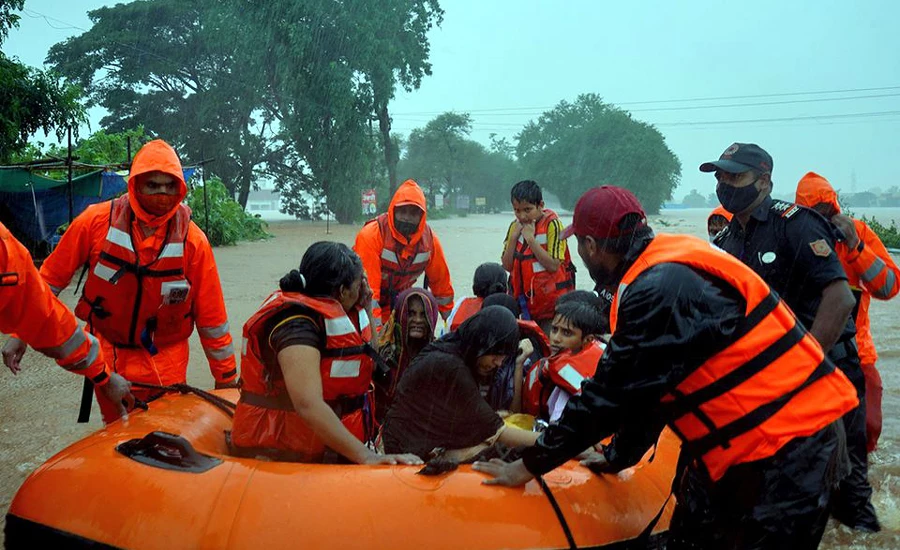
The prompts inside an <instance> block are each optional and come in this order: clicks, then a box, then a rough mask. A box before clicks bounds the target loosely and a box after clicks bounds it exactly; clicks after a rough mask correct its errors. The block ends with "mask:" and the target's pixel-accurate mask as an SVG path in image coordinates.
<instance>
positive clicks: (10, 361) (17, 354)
mask: <svg viewBox="0 0 900 550" xmlns="http://www.w3.org/2000/svg"><path fill="white" fill-rule="evenodd" d="M26 349H28V346H27V345H26V344H25V342H23V341H22V340H19V339H18V338H10V339H9V340H7V341H6V344H4V345H3V364H4V365H6V367H7V368H8V369H9V370H10V372H12V373H13V374H18V373H19V371H21V370H22V363H21V361H22V356H24V355H25V350H26Z"/></svg>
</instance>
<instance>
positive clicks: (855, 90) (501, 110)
mask: <svg viewBox="0 0 900 550" xmlns="http://www.w3.org/2000/svg"><path fill="white" fill-rule="evenodd" d="M890 90H900V86H881V87H877V88H850V89H845V90H819V91H810V92H784V93H773V94H753V95H734V96H718V97H695V98H685V99H654V100H647V101H619V102H614V103H613V104H614V105H618V106H621V105H650V104H656V103H691V102H698V101H726V100H734V99H762V98H770V97H791V96H794V97H796V96H803V95H821V94H843V93H858V92H883V91H890ZM893 95H900V93H898V94H887V95H884V96H876V97H890V96H893ZM862 97H867V96H862ZM841 99H845V98H821V99H817V100H806V101H837V100H841ZM846 99H855V98H846ZM775 104H776V103H765V104H763V105H775ZM554 108H556V105H553V106H550V107H497V108H492V109H458V111H459V112H463V113H470V114H472V113H484V114H490V113H494V114H498V115H499V114H500V113H505V112H509V111H531V112H537V113H540V112H544V111H547V110H550V109H554ZM645 110H646V109H645ZM443 112H444V111H440V112H439V111H418V112H408V113H395V114H397V115H426V116H427V115H438V114H441V113H443ZM632 112H637V110H635V111H632ZM513 114H514V113H513Z"/></svg>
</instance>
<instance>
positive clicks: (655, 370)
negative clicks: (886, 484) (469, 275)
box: [523, 235, 857, 548]
mask: <svg viewBox="0 0 900 550" xmlns="http://www.w3.org/2000/svg"><path fill="white" fill-rule="evenodd" d="M654 240H655V243H654ZM679 256H680V257H679ZM666 258H667V259H668V261H663V259H666ZM624 262H625V264H626V265H628V266H630V267H629V268H628V270H627V271H626V273H625V275H624V276H623V279H622V281H623V284H621V285H620V286H619V291H618V293H617V295H616V296H615V298H614V303H613V306H612V317H611V320H610V321H611V327H612V330H613V333H612V338H611V339H610V341H609V343H608V345H607V349H606V352H605V354H604V355H603V357H602V359H601V361H600V364H599V365H598V368H597V372H596V374H595V375H594V378H593V379H592V380H590V381H588V382H586V383H585V384H584V385H583V386H582V393H581V395H579V396H573V397H572V398H571V399H570V400H569V403H568V404H567V406H566V408H565V411H564V413H563V416H562V418H561V419H560V421H559V424H556V425H551V426H550V427H549V428H548V429H547V430H545V431H544V432H543V434H542V435H541V437H540V438H539V439H538V442H537V444H536V446H535V447H532V448H530V449H526V450H525V451H524V455H523V460H524V462H525V466H526V467H527V468H528V470H529V471H530V472H531V473H533V474H543V473H545V472H547V471H550V470H552V469H553V468H555V467H556V466H558V465H560V464H561V463H563V462H564V461H565V460H567V459H569V458H571V457H572V456H575V455H577V454H578V453H579V452H580V451H581V450H583V449H584V448H585V447H587V446H588V445H590V444H592V443H593V442H596V441H600V440H601V439H603V438H605V437H607V436H609V435H611V434H615V435H614V438H613V442H612V444H611V445H610V446H609V447H608V448H607V452H606V458H607V460H608V461H609V467H610V469H612V470H621V469H623V468H626V467H629V466H632V465H633V464H635V463H637V462H638V461H639V460H640V458H641V457H642V456H643V455H644V454H645V453H646V451H647V450H648V449H649V448H650V447H651V446H652V445H653V444H654V443H655V442H656V441H657V439H658V437H659V434H660V432H661V430H662V428H663V426H664V425H665V424H668V425H669V426H670V427H672V428H673V430H674V431H675V432H676V433H678V434H679V436H680V437H681V438H682V441H683V442H684V444H683V450H682V455H683V457H684V461H685V463H687V464H688V466H687V467H688V468H689V469H693V470H694V471H695V473H696V474H697V475H705V476H706V477H707V479H709V480H710V484H709V487H708V490H711V489H712V488H717V487H726V486H727V485H720V484H721V483H724V482H726V480H727V479H730V477H729V473H730V472H732V469H734V468H739V467H742V466H746V467H751V466H749V465H751V464H756V463H760V464H761V466H760V467H761V468H762V469H763V471H767V472H768V471H770V469H771V468H769V467H767V466H766V465H765V464H764V463H763V462H760V461H765V460H769V459H771V458H772V457H773V456H776V455H777V454H778V452H779V451H780V450H781V449H784V448H787V446H788V444H789V443H790V442H791V441H797V440H799V439H802V438H807V437H809V436H815V435H816V434H817V433H819V432H821V431H822V430H824V429H826V428H827V426H829V425H830V424H831V423H833V422H835V421H836V420H837V419H838V418H839V417H840V416H841V414H843V413H844V412H845V411H847V410H849V409H850V408H852V407H853V406H855V405H856V403H857V401H856V397H855V395H854V392H853V390H852V387H851V385H850V384H849V382H848V381H847V379H846V377H845V376H844V375H843V374H842V373H840V372H839V371H837V370H835V369H834V367H833V365H831V364H830V363H829V362H828V361H827V360H826V359H825V358H824V355H823V353H822V351H821V348H819V346H818V344H817V343H816V342H815V341H814V340H813V339H812V338H811V337H810V336H809V335H808V334H807V333H806V331H805V330H804V329H803V327H802V326H801V325H799V324H797V323H796V321H794V326H793V327H791V326H789V325H788V326H785V325H783V324H782V322H783V321H784V320H786V319H791V320H793V316H792V315H790V312H789V311H787V310H786V309H785V307H784V305H783V304H782V303H781V302H776V303H772V302H771V298H769V297H770V296H771V294H769V289H768V287H767V286H766V285H765V284H764V283H763V282H762V281H761V280H760V279H759V278H758V277H756V276H755V275H754V274H753V273H752V272H750V271H749V270H747V269H745V268H744V267H743V266H742V265H741V264H740V263H738V262H736V261H735V260H734V259H732V258H731V257H729V256H727V255H725V254H722V253H721V252H719V251H716V249H714V248H713V247H711V246H710V245H709V243H707V242H705V241H700V240H699V239H695V238H693V237H687V236H674V235H668V236H664V235H661V236H660V237H656V238H654V237H652V236H650V237H648V238H646V239H644V240H642V241H638V242H636V243H635V245H634V246H633V248H632V250H631V251H630V252H629V253H628V254H627V255H626V257H625V259H624ZM714 273H715V274H714ZM726 280H727V281H728V282H726ZM751 300H752V301H751ZM760 304H765V306H764V309H763V310H759V309H756V308H757V306H758V305H760ZM769 308H772V309H771V310H770V312H769V313H767V314H765V315H763V314H762V313H764V312H765V311H766V309H769ZM761 312H762V313H761ZM755 322H758V323H757V324H754V323H755ZM748 327H753V328H748ZM744 336H746V337H747V338H743V337H744ZM797 338H799V340H798V339H797ZM770 340H772V341H780V342H781V343H780V344H779V345H778V346H774V348H773V349H772V350H769V349H768V348H769V346H770V345H771V343H767V342H769V341H770ZM785 342H790V344H791V345H790V346H789V347H786V348H785V346H784V345H783V344H784V343H785ZM782 357H783V358H785V361H780V359H781V358H782ZM748 358H752V360H749V361H748ZM788 363H789V364H790V365H787V364H788ZM788 366H790V367H796V368H800V369H802V371H803V375H802V376H801V377H797V376H790V375H789V374H788V373H787V372H786V370H785V369H786V368H788ZM717 372H718V374H716V373H717ZM727 373H738V374H735V375H730V374H727ZM807 373H808V374H807ZM710 376H715V377H714V378H710ZM786 379H787V380H786ZM766 381H768V382H770V384H768V383H766ZM789 387H793V388H794V389H788V388H789ZM782 391H785V392H786V393H781V392H782ZM773 392H775V393H774V394H773ZM769 403H777V404H778V405H779V407H778V408H776V409H775V410H774V411H773V410H771V409H769V410H766V409H767V407H768V404H769ZM822 403H826V404H827V405H826V406H823V405H822ZM708 404H710V405H712V406H713V408H708V407H707V405H708ZM763 413H766V414H763ZM735 415H737V416H735ZM704 417H705V419H704V420H702V421H700V420H698V419H701V418H704ZM711 429H712V430H713V431H712V432H710V430H711ZM709 433H715V434H719V435H720V436H721V437H722V439H719V438H717V437H716V438H713V439H712V440H711V441H706V438H705V437H704V435H705V434H709ZM710 444H712V445H710ZM726 445H727V447H726ZM813 447H814V448H813V449H812V450H811V451H810V452H811V453H812V454H814V455H815V456H816V457H821V459H822V460H825V461H828V460H830V457H831V454H832V451H833V449H832V448H829V447H827V446H825V445H824V444H816V445H813ZM735 450H738V451H739V452H735ZM772 474H773V475H774V474H775V472H772ZM804 490H806V489H804ZM809 490H810V491H813V492H815V491H819V492H818V493H817V494H816V499H814V500H815V502H817V503H819V506H817V507H813V508H812V509H809V510H807V511H806V512H807V514H809V515H815V516H816V517H818V515H819V514H821V513H822V512H824V510H825V506H826V504H827V501H828V494H827V493H828V489H827V488H826V487H825V484H824V478H820V479H818V480H817V484H816V485H815V488H809ZM785 491H786V492H785V493H784V494H782V493H779V494H773V495H763V496H760V497H759V501H758V502H759V503H760V504H762V503H764V502H765V501H766V499H770V500H772V499H775V498H778V499H779V500H780V501H790V500H791V499H792V498H794V497H795V496H796V495H794V494H791V492H790V490H788V489H785ZM676 494H677V497H678V507H679V508H684V507H688V508H687V510H688V512H687V513H689V514H690V512H689V510H690V506H691V505H692V504H693V503H694V502H696V500H697V499H698V498H699V497H696V496H692V494H691V493H688V492H685V491H684V490H683V489H682V490H680V491H677V492H676ZM798 494H799V492H798ZM751 504H752V503H751ZM756 512H757V509H756V508H754V507H753V506H752V505H748V506H747V507H745V508H744V509H743V511H741V514H742V517H743V519H747V517H749V516H750V515H753V514H756ZM682 513H684V512H682ZM732 519H733V518H730V517H729V516H727V515H726V514H719V513H718V511H717V510H713V517H712V520H713V521H715V522H717V524H718V525H722V526H724V525H727V524H729V522H731V521H732ZM726 531H727V529H726ZM676 534H677V535H679V536H682V537H685V538H688V539H693V538H694V537H697V538H698V540H702V539H700V537H702V534H701V533H692V532H690V531H684V532H680V533H673V536H674V535H676ZM718 547H725V548H727V547H729V546H727V545H725V546H718Z"/></svg>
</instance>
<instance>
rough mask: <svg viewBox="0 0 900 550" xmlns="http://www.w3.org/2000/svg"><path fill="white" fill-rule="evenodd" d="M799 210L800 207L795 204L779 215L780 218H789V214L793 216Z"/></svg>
mask: <svg viewBox="0 0 900 550" xmlns="http://www.w3.org/2000/svg"><path fill="white" fill-rule="evenodd" d="M799 211H800V207H799V206H797V205H796V204H795V205H794V206H793V207H792V208H789V209H788V210H787V211H786V212H785V213H784V214H782V215H781V217H782V218H790V217H791V216H793V215H794V214H796V213H797V212H799Z"/></svg>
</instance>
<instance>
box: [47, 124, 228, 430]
mask: <svg viewBox="0 0 900 550" xmlns="http://www.w3.org/2000/svg"><path fill="white" fill-rule="evenodd" d="M149 172H164V173H166V174H169V175H171V176H172V177H174V178H175V179H176V180H177V182H178V184H179V201H181V200H183V199H184V197H185V195H186V194H187V185H186V184H185V182H184V176H183V173H182V169H181V162H180V161H179V160H178V155H177V154H176V153H175V150H174V149H172V147H171V146H170V145H168V144H167V143H166V142H164V141H162V140H154V141H151V142H149V143H147V144H146V145H144V147H143V148H141V150H140V151H139V152H138V153H137V155H135V157H134V161H133V162H132V165H131V174H130V176H129V178H128V193H127V194H125V195H123V196H121V197H119V198H117V199H114V200H112V201H107V202H103V203H100V204H96V205H93V206H90V207H88V208H87V209H86V210H85V211H84V212H83V213H82V214H81V215H79V216H78V217H77V218H76V219H75V220H74V221H73V222H72V225H71V226H70V227H69V229H68V230H67V231H66V233H65V235H63V238H62V240H61V241H60V243H59V245H58V246H57V248H56V250H54V252H53V253H52V254H51V255H50V256H49V257H48V258H47V260H46V261H45V262H44V264H43V266H42V267H41V275H43V277H44V280H46V281H47V283H48V284H49V285H50V287H51V288H52V289H53V290H54V292H55V293H59V292H60V291H61V290H62V289H63V288H65V287H66V286H68V284H69V282H70V281H71V280H72V277H73V275H74V274H75V273H76V271H78V270H79V269H80V268H82V266H84V267H85V269H86V274H87V278H86V280H85V283H84V288H83V290H82V294H81V296H80V299H79V302H78V305H77V306H76V308H75V313H76V315H78V316H79V317H80V318H81V319H83V320H85V321H87V322H88V328H89V329H90V330H91V332H93V333H94V334H96V335H97V336H99V337H100V341H101V343H102V344H103V351H104V354H105V355H106V358H107V363H108V365H109V366H110V368H111V369H112V370H113V371H115V372H117V373H119V374H120V375H122V376H123V377H125V378H126V379H128V380H130V381H133V382H143V383H149V384H159V385H169V384H175V383H183V382H185V380H186V375H187V365H188V353H189V346H188V337H189V336H190V334H191V333H192V332H193V328H194V325H195V324H196V326H197V331H198V333H199V334H200V342H201V343H202V345H203V349H204V351H205V353H206V357H207V359H208V361H209V366H210V371H211V372H212V375H213V377H214V378H215V380H216V381H217V382H223V383H224V382H231V381H233V380H235V379H236V378H237V363H236V361H235V357H234V349H233V347H232V341H231V333H230V331H229V327H228V316H227V313H226V311H225V303H224V300H223V298H222V287H221V283H220V281H219V274H218V270H217V269H216V262H215V258H214V257H213V253H212V248H211V247H210V245H209V241H208V240H207V239H206V235H204V233H203V232H202V231H201V230H200V228H199V227H197V225H196V224H194V223H193V222H191V221H190V209H188V208H187V206H185V205H183V204H181V202H179V203H178V204H177V205H175V206H174V207H173V208H172V209H171V210H169V211H168V212H166V213H165V214H163V215H160V216H154V215H152V214H150V213H148V212H147V211H146V210H144V209H143V208H142V207H141V205H140V203H139V201H138V198H137V194H136V193H137V180H138V179H139V178H140V177H141V176H142V175H144V174H147V173H149ZM134 393H135V396H136V397H137V398H139V399H143V398H145V397H147V394H146V393H145V394H144V395H141V394H140V393H139V390H136V391H135V392H134ZM97 395H98V401H99V402H100V406H101V411H102V412H103V418H104V421H106V422H110V421H111V420H114V419H115V416H114V415H115V413H114V412H113V409H112V408H111V407H109V404H108V403H105V401H104V398H103V397H102V396H101V395H100V394H99V393H98V394H97Z"/></svg>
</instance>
